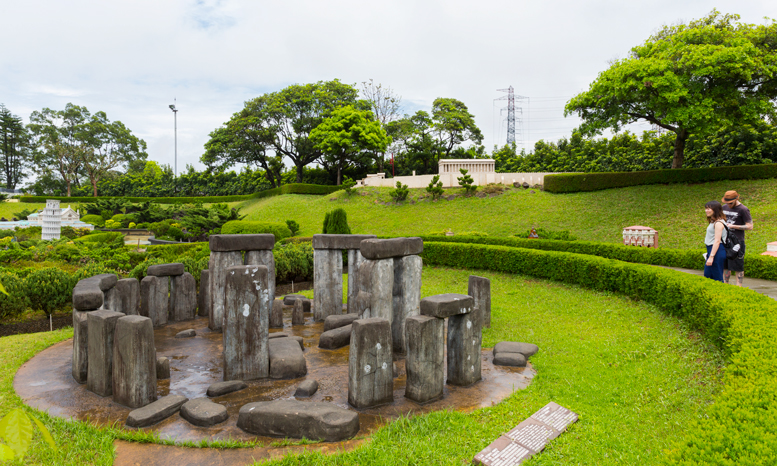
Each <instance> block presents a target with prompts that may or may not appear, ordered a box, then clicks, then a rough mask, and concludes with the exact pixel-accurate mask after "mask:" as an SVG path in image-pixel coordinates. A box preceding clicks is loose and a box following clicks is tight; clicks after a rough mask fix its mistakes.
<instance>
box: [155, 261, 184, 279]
mask: <svg viewBox="0 0 777 466" xmlns="http://www.w3.org/2000/svg"><path fill="white" fill-rule="evenodd" d="M185 271H186V269H185V268H184V266H183V264H181V263H179V262H176V263H173V264H156V265H152V266H150V267H149V268H148V271H147V272H146V275H152V276H154V277H172V276H176V275H183V273H184V272H185Z"/></svg>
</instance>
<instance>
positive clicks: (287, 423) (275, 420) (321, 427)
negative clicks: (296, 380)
mask: <svg viewBox="0 0 777 466" xmlns="http://www.w3.org/2000/svg"><path fill="white" fill-rule="evenodd" d="M237 426H238V427H239V428H241V429H243V430H244V431H246V432H248V433H251V434H255V435H266V436H270V437H289V438H303V437H304V438H306V439H310V440H323V441H327V442H337V441H341V440H345V439H349V438H351V437H353V436H355V435H356V434H357V433H358V432H359V415H358V413H356V412H355V411H350V410H347V409H343V408H340V407H337V406H335V405H333V404H332V403H316V402H306V401H293V400H276V401H260V402H257V403H248V404H246V405H244V406H243V407H242V408H240V413H239V414H238V420H237Z"/></svg>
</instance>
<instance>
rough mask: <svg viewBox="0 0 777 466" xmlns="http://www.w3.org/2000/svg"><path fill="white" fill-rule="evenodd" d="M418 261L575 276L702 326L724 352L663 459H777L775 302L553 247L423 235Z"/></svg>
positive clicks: (751, 461)
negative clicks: (711, 392) (716, 378)
mask: <svg viewBox="0 0 777 466" xmlns="http://www.w3.org/2000/svg"><path fill="white" fill-rule="evenodd" d="M421 256H422V257H423V260H424V263H425V264H431V265H442V266H449V267H457V268H466V269H485V270H493V271H498V272H507V273H516V274H523V275H529V276H533V277H539V278H545V279H550V280H557V281H561V282H566V283H574V284H577V285H581V286H584V287H588V288H592V289H596V290H605V291H614V292H618V293H622V294H625V295H627V296H630V297H632V298H636V299H642V300H645V301H647V302H650V303H652V304H655V305H656V306H658V307H660V308H661V309H663V310H664V311H665V312H667V313H669V314H671V315H675V316H678V317H680V318H682V319H684V320H685V321H686V322H688V323H689V324H691V325H692V326H694V327H697V328H699V329H702V330H703V331H704V332H705V334H706V335H707V337H708V338H709V340H710V341H712V342H714V343H716V344H717V345H718V346H719V347H720V348H721V349H722V350H723V351H724V352H725V353H726V354H727V355H728V358H729V364H728V366H727V367H726V369H725V376H724V378H723V383H724V385H723V387H722V389H721V391H720V393H719V394H718V395H717V396H716V398H715V400H714V403H713V404H711V405H710V406H709V408H708V409H707V416H705V417H703V418H701V419H699V420H698V421H695V422H693V423H691V424H689V425H687V426H685V432H686V433H685V438H683V439H678V440H677V441H676V442H675V443H674V446H673V448H671V449H670V450H668V451H666V456H665V458H664V461H663V462H664V463H665V464H682V465H709V464H726V465H728V464H731V465H733V464H757V465H773V464H777V345H775V341H777V302H776V301H775V300H773V299H771V298H769V297H766V296H763V295H760V294H758V293H756V292H755V291H752V290H749V289H746V288H739V287H734V286H729V285H724V284H723V283H720V282H716V281H713V280H708V279H706V278H703V277H698V276H695V275H690V274H685V273H682V272H677V271H674V270H667V269H661V268H658V267H651V266H648V265H642V264H629V263H625V262H621V261H616V260H612V259H605V258H602V257H595V256H587V255H582V254H570V253H562V252H554V251H538V250H532V249H520V248H510V247H504V246H487V245H478V244H451V243H442V242H427V243H425V244H424V251H423V253H422V255H421Z"/></svg>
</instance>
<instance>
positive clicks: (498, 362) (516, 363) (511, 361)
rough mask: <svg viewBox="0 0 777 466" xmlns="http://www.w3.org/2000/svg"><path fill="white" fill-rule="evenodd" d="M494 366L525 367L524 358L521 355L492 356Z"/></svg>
mask: <svg viewBox="0 0 777 466" xmlns="http://www.w3.org/2000/svg"><path fill="white" fill-rule="evenodd" d="M494 365H495V366H511V367H526V356H524V355H523V354H521V353H507V352H502V353H497V354H496V355H494Z"/></svg>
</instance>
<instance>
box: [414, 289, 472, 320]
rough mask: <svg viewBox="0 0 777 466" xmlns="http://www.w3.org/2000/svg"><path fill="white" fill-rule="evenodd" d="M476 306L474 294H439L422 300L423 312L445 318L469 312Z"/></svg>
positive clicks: (423, 313) (426, 314)
mask: <svg viewBox="0 0 777 466" xmlns="http://www.w3.org/2000/svg"><path fill="white" fill-rule="evenodd" d="M474 307H475V300H474V299H473V298H472V296H467V295H465V294H456V293H445V294H438V295H435V296H429V297H426V298H424V299H422V300H421V314H422V315H425V316H430V317H438V318H440V319H444V318H446V317H450V316H455V315H459V314H469V313H470V312H472V310H473V308H474Z"/></svg>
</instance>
